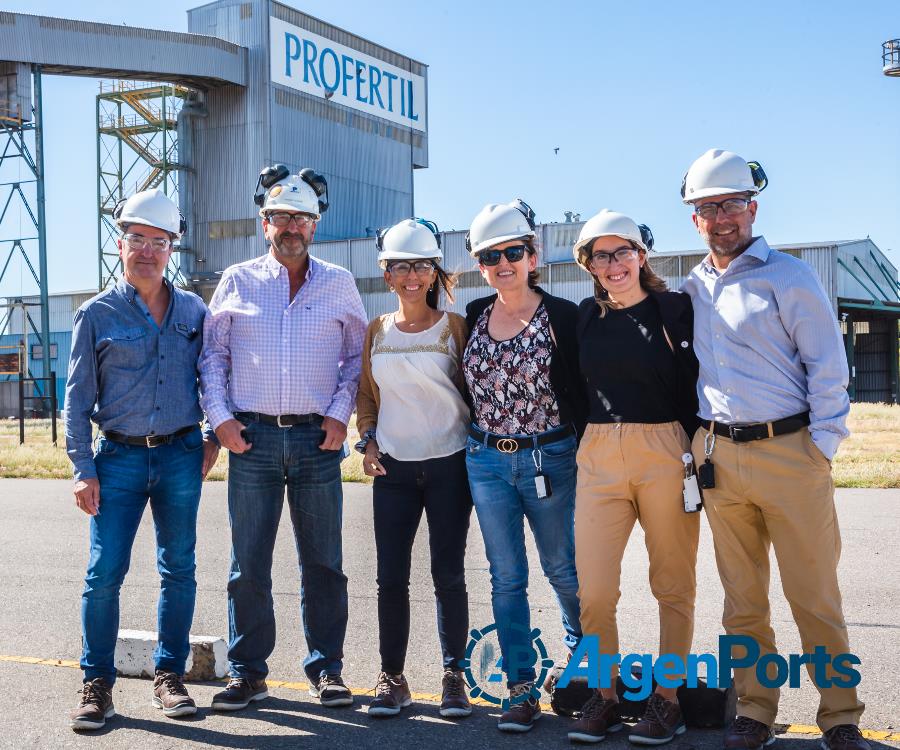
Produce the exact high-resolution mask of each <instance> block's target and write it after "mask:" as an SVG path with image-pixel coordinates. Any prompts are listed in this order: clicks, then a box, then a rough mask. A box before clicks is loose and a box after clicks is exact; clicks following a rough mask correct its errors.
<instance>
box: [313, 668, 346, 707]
mask: <svg viewBox="0 0 900 750" xmlns="http://www.w3.org/2000/svg"><path fill="white" fill-rule="evenodd" d="M309 694H310V695H311V696H312V697H313V698H318V699H319V703H321V704H322V705H323V706H329V707H331V706H352V705H353V694H352V693H351V692H350V688H348V687H347V686H346V685H345V684H344V681H343V680H342V679H341V676H340V675H339V674H323V675H322V676H321V677H319V680H318V682H315V683H310V686H309Z"/></svg>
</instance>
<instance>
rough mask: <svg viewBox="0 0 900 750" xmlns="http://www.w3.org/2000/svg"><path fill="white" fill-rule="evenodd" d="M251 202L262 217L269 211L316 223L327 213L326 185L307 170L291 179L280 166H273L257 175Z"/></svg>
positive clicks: (287, 170) (307, 168)
mask: <svg viewBox="0 0 900 750" xmlns="http://www.w3.org/2000/svg"><path fill="white" fill-rule="evenodd" d="M253 202H254V203H256V205H257V206H259V207H260V208H259V215H260V216H262V217H265V215H266V214H267V213H269V212H270V211H299V212H301V213H305V214H310V215H311V216H314V217H315V218H316V220H317V221H318V220H319V219H320V218H322V214H323V213H325V212H326V211H327V210H328V182H327V181H326V180H325V178H324V177H323V176H322V175H320V174H319V173H318V172H316V171H315V170H313V169H310V168H309V167H305V168H304V169H301V170H300V172H299V173H298V174H296V175H292V174H291V173H290V170H289V169H288V168H287V167H286V166H285V165H284V164H276V165H274V166H272V167H266V168H265V169H263V170H262V171H261V172H260V173H259V179H258V180H257V182H256V190H255V191H254V195H253Z"/></svg>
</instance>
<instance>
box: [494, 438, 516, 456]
mask: <svg viewBox="0 0 900 750" xmlns="http://www.w3.org/2000/svg"><path fill="white" fill-rule="evenodd" d="M497 450H498V451H500V452H501V453H515V452H516V451H517V450H519V441H518V440H513V439H512V438H500V439H499V440H498V441H497Z"/></svg>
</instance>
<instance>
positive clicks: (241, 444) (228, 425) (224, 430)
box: [204, 419, 250, 455]
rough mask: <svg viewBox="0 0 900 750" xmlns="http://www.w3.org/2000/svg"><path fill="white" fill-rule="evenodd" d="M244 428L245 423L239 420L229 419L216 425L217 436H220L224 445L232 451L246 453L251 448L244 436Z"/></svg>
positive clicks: (220, 440)
mask: <svg viewBox="0 0 900 750" xmlns="http://www.w3.org/2000/svg"><path fill="white" fill-rule="evenodd" d="M243 429H244V425H243V424H241V423H240V422H239V421H238V420H236V419H229V420H228V421H226V422H222V424H220V425H219V426H218V427H216V437H217V438H219V442H220V443H221V444H222V447H223V448H227V449H228V450H230V451H231V452H232V453H246V452H247V451H248V450H250V443H248V442H247V441H246V440H244V436H243V435H241V431H242V430H243ZM204 455H205V454H204Z"/></svg>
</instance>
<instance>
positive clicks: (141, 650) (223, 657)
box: [116, 630, 228, 681]
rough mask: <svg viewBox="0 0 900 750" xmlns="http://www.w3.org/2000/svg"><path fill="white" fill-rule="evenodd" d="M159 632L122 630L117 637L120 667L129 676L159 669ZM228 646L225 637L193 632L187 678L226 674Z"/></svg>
mask: <svg viewBox="0 0 900 750" xmlns="http://www.w3.org/2000/svg"><path fill="white" fill-rule="evenodd" d="M157 641H158V635H157V633H153V632H150V631H147V630H120V631H119V637H118V638H117V639H116V670H117V671H118V673H119V674H121V675H126V676H128V677H149V678H152V677H153V675H154V672H155V663H154V660H153V651H154V650H155V649H156V644H157ZM227 667H228V648H227V646H226V645H225V639H224V638H218V637H216V636H212V635H192V636H191V652H190V653H189V654H188V658H187V664H186V665H185V679H186V680H194V681H203V680H216V679H219V678H221V677H224V676H225V673H226V671H227Z"/></svg>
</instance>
